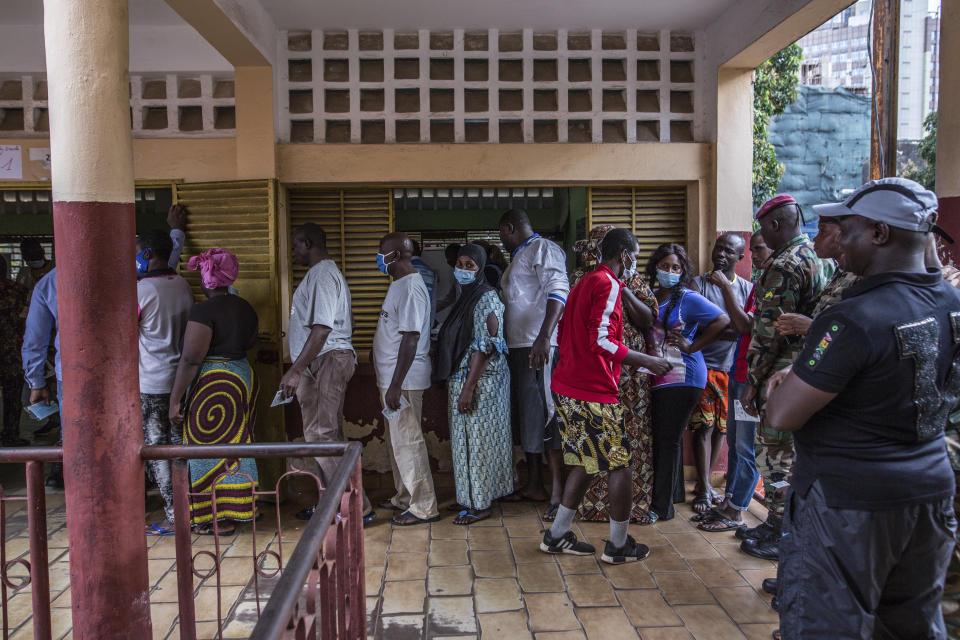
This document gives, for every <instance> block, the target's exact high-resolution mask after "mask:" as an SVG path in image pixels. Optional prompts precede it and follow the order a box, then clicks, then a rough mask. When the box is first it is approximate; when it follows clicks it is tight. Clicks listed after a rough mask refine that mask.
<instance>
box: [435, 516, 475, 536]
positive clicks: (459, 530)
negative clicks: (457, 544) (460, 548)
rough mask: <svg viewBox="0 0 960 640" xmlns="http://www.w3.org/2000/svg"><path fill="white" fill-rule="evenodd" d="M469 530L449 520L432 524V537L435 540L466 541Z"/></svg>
mask: <svg viewBox="0 0 960 640" xmlns="http://www.w3.org/2000/svg"><path fill="white" fill-rule="evenodd" d="M469 528H470V527H465V526H463V525H458V524H453V520H451V519H449V518H447V519H445V520H441V521H439V522H434V523H431V524H430V537H431V538H433V539H434V540H466V539H467V533H468V529H469Z"/></svg>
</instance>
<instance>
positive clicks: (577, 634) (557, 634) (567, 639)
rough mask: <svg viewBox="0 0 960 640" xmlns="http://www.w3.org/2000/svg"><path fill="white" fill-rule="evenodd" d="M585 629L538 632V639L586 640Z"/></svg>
mask: <svg viewBox="0 0 960 640" xmlns="http://www.w3.org/2000/svg"><path fill="white" fill-rule="evenodd" d="M586 638H587V636H585V635H583V631H544V632H541V633H538V634H536V640H586Z"/></svg>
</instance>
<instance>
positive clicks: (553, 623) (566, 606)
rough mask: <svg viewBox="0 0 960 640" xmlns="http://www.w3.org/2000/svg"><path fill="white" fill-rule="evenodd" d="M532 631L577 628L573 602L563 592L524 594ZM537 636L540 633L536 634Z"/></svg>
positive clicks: (578, 626)
mask: <svg viewBox="0 0 960 640" xmlns="http://www.w3.org/2000/svg"><path fill="white" fill-rule="evenodd" d="M523 599H524V602H525V603H526V605H527V612H528V613H529V614H530V629H531V630H532V631H535V632H538V631H571V630H579V629H580V622H578V621H577V616H576V615H575V614H574V608H573V603H572V602H570V598H568V597H567V594H565V593H529V594H526V595H524V598H523ZM537 637H538V638H539V637H540V635H539V634H537Z"/></svg>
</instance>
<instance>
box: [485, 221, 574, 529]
mask: <svg viewBox="0 0 960 640" xmlns="http://www.w3.org/2000/svg"><path fill="white" fill-rule="evenodd" d="M500 241H501V242H502V243H503V246H504V248H506V250H507V251H509V252H510V255H511V259H510V265H509V266H508V267H507V270H506V271H504V273H503V277H502V278H501V280H500V286H501V287H502V294H501V295H502V297H503V302H504V305H505V306H506V311H505V313H504V334H505V336H506V338H507V347H509V349H510V355H509V362H510V387H511V394H510V395H511V402H512V404H513V424H514V433H515V434H518V440H519V442H520V445H521V447H522V448H523V451H524V453H526V454H527V484H526V486H524V487H523V488H521V489H519V490H518V491H517V492H516V493H515V494H513V495H514V497H513V499H514V500H534V501H542V500H547V499H548V498H549V500H550V504H549V506H548V508H547V514H546V519H547V521H552V520H553V517H552V516H553V515H554V514H555V513H556V510H557V507H558V506H559V504H560V498H561V494H562V492H563V482H562V478H561V468H562V462H563V459H562V452H561V448H562V444H563V443H562V442H561V440H560V434H559V430H558V428H557V418H556V415H555V412H554V407H553V398H552V397H551V395H550V376H551V373H552V371H553V368H554V366H556V361H557V354H556V352H557V323H558V322H559V321H560V316H561V315H563V308H564V306H565V305H566V303H567V294H568V293H569V292H570V282H569V280H568V279H567V264H566V255H565V254H564V252H563V249H561V248H560V247H559V246H558V245H557V244H556V243H554V242H551V241H550V240H547V239H546V238H543V237H541V236H540V234H538V233H534V231H533V227H532V226H531V225H530V219H529V218H528V217H527V214H526V213H525V212H523V211H521V210H520V209H511V210H509V211H507V212H506V213H504V214H503V216H502V217H501V218H500ZM544 449H546V450H547V462H548V463H549V465H550V473H551V476H552V488H551V492H550V494H547V492H546V488H545V487H544V485H543V465H542V462H541V455H542V454H543V452H544ZM509 499H510V498H508V500H509Z"/></svg>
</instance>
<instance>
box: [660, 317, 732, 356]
mask: <svg viewBox="0 0 960 640" xmlns="http://www.w3.org/2000/svg"><path fill="white" fill-rule="evenodd" d="M729 326H730V318H729V317H728V316H727V314H725V313H721V314H720V315H719V316H717V317H716V318H714V319H713V321H712V322H711V323H710V324H708V325H707V328H706V329H704V330H703V331H702V332H701V333H700V335H698V336H697V337H696V339H694V341H693V342H692V343H691V342H690V341H689V340H687V339H686V338H685V337H684V336H683V334H682V333H680V330H679V329H673V330H672V331H671V332H670V334H669V335H668V336H667V343H668V344H671V345H673V346H675V347H677V348H678V349H680V350H681V351H683V352H684V353H696V352H697V351H700V350H702V349H703V348H704V347H707V346H709V345H711V344H713V343H714V342H716V341H717V339H718V338H719V337H720V336H721V335H723V332H724V331H726V330H727V328H728V327H729Z"/></svg>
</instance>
